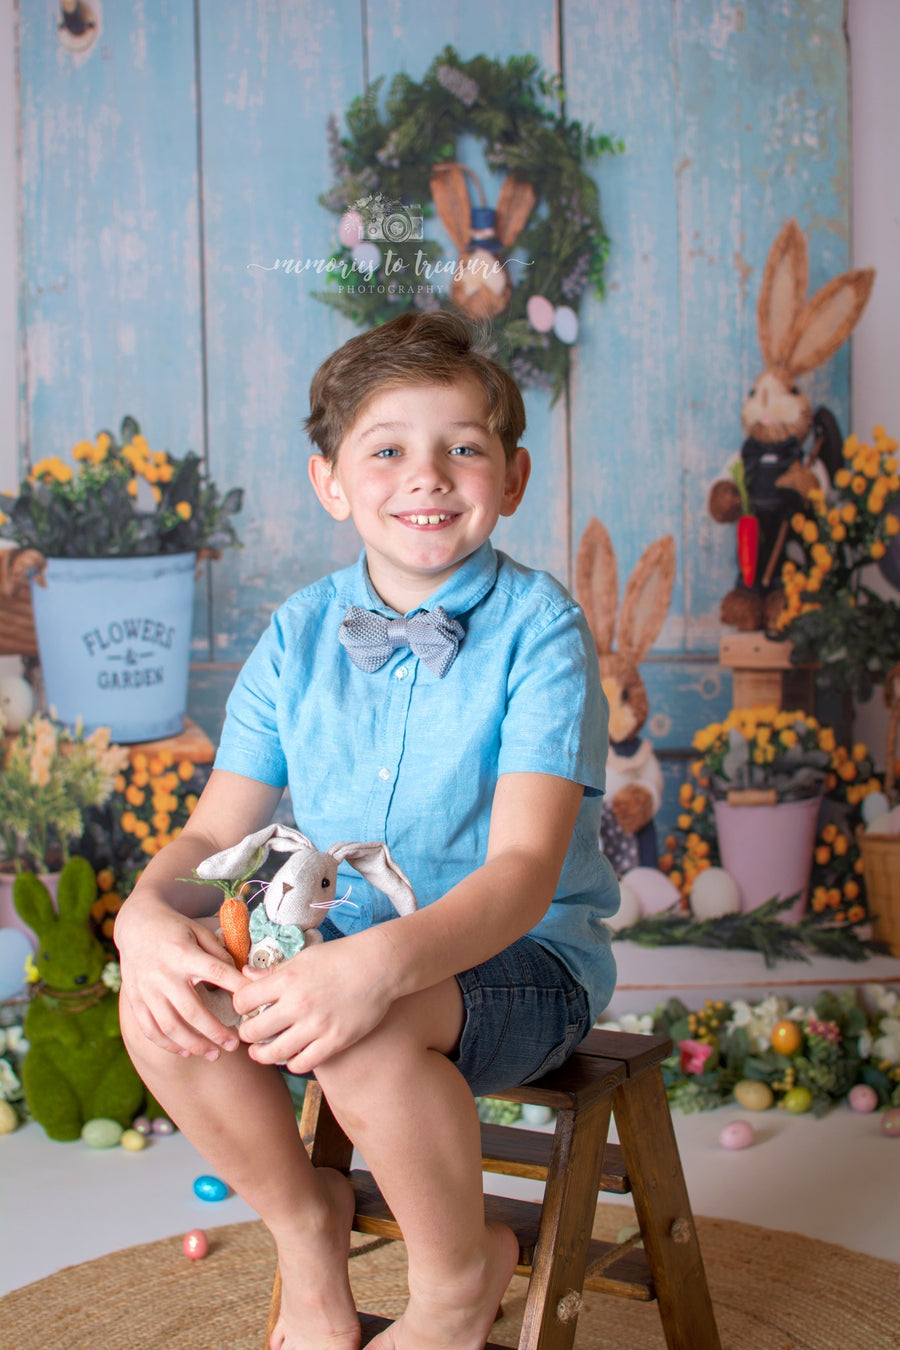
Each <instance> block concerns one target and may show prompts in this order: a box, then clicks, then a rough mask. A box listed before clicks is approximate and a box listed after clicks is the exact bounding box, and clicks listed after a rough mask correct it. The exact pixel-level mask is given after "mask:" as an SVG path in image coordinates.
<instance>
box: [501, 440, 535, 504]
mask: <svg viewBox="0 0 900 1350" xmlns="http://www.w3.org/2000/svg"><path fill="white" fill-rule="evenodd" d="M530 477H531V456H530V455H529V453H528V451H527V450H526V449H525V447H524V445H520V446H519V447H518V448H517V450H516V452H515V454H514V455H513V457H512V459H511V460H510V461H509V463H508V464H507V466H506V483H505V486H504V488H503V502H502V504H501V507H500V514H501V516H511V515H513V514H514V512H515V511H517V510H518V507H519V503H520V502H521V500H522V498H523V496H524V495H525V489H526V487H527V486H528V479H529V478H530Z"/></svg>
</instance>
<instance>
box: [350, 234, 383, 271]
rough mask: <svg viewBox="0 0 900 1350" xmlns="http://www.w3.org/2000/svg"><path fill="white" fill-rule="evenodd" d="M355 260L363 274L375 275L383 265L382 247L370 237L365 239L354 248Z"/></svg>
mask: <svg viewBox="0 0 900 1350" xmlns="http://www.w3.org/2000/svg"><path fill="white" fill-rule="evenodd" d="M353 261H354V262H355V263H356V265H357V266H358V268H359V270H360V271H361V272H362V273H363V275H371V276H374V274H375V273H376V272H377V271H378V269H379V267H380V266H381V249H380V248H379V247H378V245H377V244H373V243H372V241H371V240H370V239H364V240H363V242H362V243H361V244H357V245H356V246H355V248H354V249H353Z"/></svg>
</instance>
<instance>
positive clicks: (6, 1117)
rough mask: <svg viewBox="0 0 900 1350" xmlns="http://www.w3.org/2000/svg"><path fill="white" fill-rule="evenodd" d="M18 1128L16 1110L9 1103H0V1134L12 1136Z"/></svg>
mask: <svg viewBox="0 0 900 1350" xmlns="http://www.w3.org/2000/svg"><path fill="white" fill-rule="evenodd" d="M18 1126H19V1117H18V1116H17V1115H16V1108H15V1107H14V1106H11V1105H10V1103H9V1102H3V1101H0V1134H12V1132H13V1130H15V1129H18Z"/></svg>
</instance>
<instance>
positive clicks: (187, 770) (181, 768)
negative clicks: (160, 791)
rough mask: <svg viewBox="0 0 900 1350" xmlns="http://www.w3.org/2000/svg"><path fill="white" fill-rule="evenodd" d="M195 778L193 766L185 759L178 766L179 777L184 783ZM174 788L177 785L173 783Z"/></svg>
mask: <svg viewBox="0 0 900 1350" xmlns="http://www.w3.org/2000/svg"><path fill="white" fill-rule="evenodd" d="M193 776H194V766H193V764H192V763H191V761H190V760H189V759H183V760H182V761H181V763H180V764H179V765H178V777H179V778H180V779H181V781H182V782H183V783H186V782H187V781H188V779H189V778H193ZM172 786H173V787H174V786H175V784H174V783H173V784H172Z"/></svg>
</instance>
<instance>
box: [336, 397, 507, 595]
mask: <svg viewBox="0 0 900 1350" xmlns="http://www.w3.org/2000/svg"><path fill="white" fill-rule="evenodd" d="M487 417H488V400H487V395H486V393H485V391H484V390H483V389H482V387H481V385H480V384H479V383H478V381H477V380H475V379H473V378H468V377H466V378H463V379H460V380H458V381H456V382H455V383H453V384H450V385H443V384H416V385H401V386H399V387H396V388H387V389H384V390H383V391H382V392H380V393H377V394H375V395H374V396H373V397H372V398H371V399H370V400H369V401H368V403H366V404H365V405H364V406H363V408H362V410H361V412H360V414H359V416H358V417H357V419H356V421H355V423H354V424H353V426H352V427H351V428H350V430H349V431H348V433H347V435H346V436H345V437H344V439H343V441H342V442H341V445H340V448H339V450H338V455H337V460H336V462H335V464H334V465H333V466H332V465H329V464H328V463H327V461H326V460H324V459H323V458H322V456H321V455H313V457H312V459H311V460H310V465H309V469H310V477H311V479H312V483H313V487H314V488H315V490H316V494H317V496H318V497H319V500H320V501H321V503H322V505H323V506H324V507H325V509H326V510H327V511H328V513H329V514H330V515H331V516H333V517H334V519H335V520H346V519H347V518H348V517H352V519H353V523H354V525H355V526H356V528H357V530H358V531H359V533H360V535H361V537H362V540H363V543H364V544H365V546H366V560H367V563H368V568H369V576H370V578H371V581H372V585H373V586H374V587H375V589H376V591H377V592H378V594H379V595H380V596H381V598H382V599H383V600H384V601H385V602H386V603H387V604H389V605H390V606H391V607H392V608H394V609H396V610H398V611H399V612H400V613H405V612H406V611H407V610H410V609H414V608H416V606H417V605H419V604H421V603H422V601H423V600H425V599H426V598H427V596H429V595H431V594H432V592H433V591H435V590H437V588H438V587H439V586H441V585H442V584H443V582H444V581H446V580H447V578H448V577H450V576H452V574H453V573H454V572H455V571H456V569H457V568H458V567H459V566H460V565H461V564H462V563H463V562H464V561H465V559H466V558H468V557H469V556H470V555H471V554H472V553H474V552H475V550H476V549H477V548H479V547H480V546H481V545H482V544H483V543H484V541H485V540H486V539H487V538H488V536H489V535H490V534H491V531H492V530H493V528H494V526H495V525H496V523H497V520H498V517H500V516H511V515H512V514H513V512H514V511H515V509H516V507H517V506H518V505H519V502H520V501H521V499H522V494H523V493H524V491H525V485H526V483H527V481H528V474H529V470H530V460H529V456H528V451H527V450H525V449H523V448H522V447H521V446H520V447H519V448H518V449H517V450H516V452H515V455H514V456H513V459H512V461H511V462H510V463H507V461H506V455H505V453H504V450H503V444H502V442H501V440H500V437H499V436H498V435H497V434H496V433H493V434H492V433H491V432H489V431H488V430H487V425H486V423H487Z"/></svg>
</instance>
